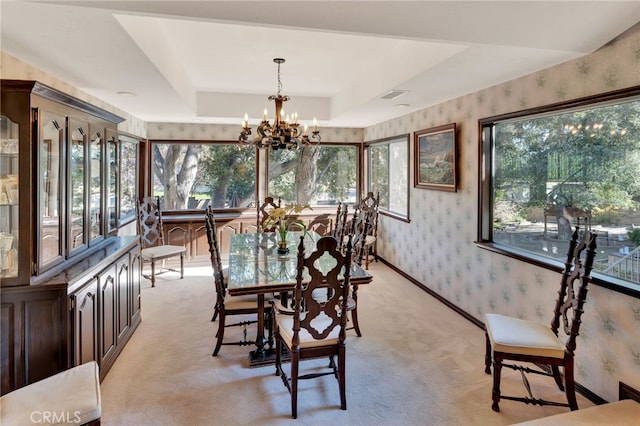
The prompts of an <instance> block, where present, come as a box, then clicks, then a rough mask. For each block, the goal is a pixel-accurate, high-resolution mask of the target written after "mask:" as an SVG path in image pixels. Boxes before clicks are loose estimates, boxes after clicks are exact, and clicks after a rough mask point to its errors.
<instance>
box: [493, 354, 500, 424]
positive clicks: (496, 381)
mask: <svg viewBox="0 0 640 426" xmlns="http://www.w3.org/2000/svg"><path fill="white" fill-rule="evenodd" d="M501 372H502V361H496V360H494V361H493V391H492V392H491V399H492V400H493V404H492V405H491V409H492V410H493V411H495V412H496V413H499V412H500V406H499V405H498V404H499V403H500V373H501Z"/></svg>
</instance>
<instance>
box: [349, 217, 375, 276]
mask: <svg viewBox="0 0 640 426" xmlns="http://www.w3.org/2000/svg"><path fill="white" fill-rule="evenodd" d="M370 230H371V223H370V215H369V213H368V211H366V210H362V209H360V208H358V207H357V208H356V209H355V210H354V212H353V218H352V219H351V223H350V230H349V235H350V236H351V244H352V246H353V249H352V258H353V262H354V263H357V264H358V265H362V260H363V259H364V256H365V255H366V246H365V245H366V241H367V239H366V237H367V235H369V232H370ZM343 240H344V239H343Z"/></svg>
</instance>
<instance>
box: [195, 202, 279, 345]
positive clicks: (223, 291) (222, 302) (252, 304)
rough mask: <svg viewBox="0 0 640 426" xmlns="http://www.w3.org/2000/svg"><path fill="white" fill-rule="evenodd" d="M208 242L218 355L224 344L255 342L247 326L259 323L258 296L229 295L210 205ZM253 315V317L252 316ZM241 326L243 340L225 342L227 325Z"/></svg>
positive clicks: (267, 306)
mask: <svg viewBox="0 0 640 426" xmlns="http://www.w3.org/2000/svg"><path fill="white" fill-rule="evenodd" d="M204 223H205V229H206V233H207V242H208V243H209V255H210V258H211V266H212V268H213V280H214V282H215V286H216V303H215V307H214V314H213V319H212V321H215V318H216V316H217V317H218V331H217V332H216V344H215V349H214V350H213V354H212V356H216V355H218V352H219V351H220V347H221V346H222V345H236V346H246V345H253V344H255V341H254V340H247V326H248V325H250V324H255V323H257V313H258V298H257V297H256V296H234V297H230V296H227V286H226V278H225V276H224V272H223V268H222V259H221V257H220V246H219V245H218V238H217V229H216V221H215V217H214V214H213V209H212V208H211V207H210V206H209V207H207V209H206V210H205V215H204ZM265 305H266V309H267V310H268V309H270V308H271V304H270V303H269V302H265ZM232 315H248V316H250V319H243V320H241V321H238V322H235V323H233V324H227V323H226V320H227V316H232ZM251 316H253V318H251ZM236 326H241V327H243V328H244V330H243V338H242V340H238V341H232V342H225V341H224V330H225V328H227V327H236Z"/></svg>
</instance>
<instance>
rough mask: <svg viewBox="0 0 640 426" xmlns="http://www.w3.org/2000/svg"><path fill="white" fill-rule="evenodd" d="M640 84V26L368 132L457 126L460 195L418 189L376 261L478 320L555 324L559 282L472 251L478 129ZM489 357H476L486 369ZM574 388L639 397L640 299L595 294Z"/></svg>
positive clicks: (382, 229)
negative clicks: (624, 389)
mask: <svg viewBox="0 0 640 426" xmlns="http://www.w3.org/2000/svg"><path fill="white" fill-rule="evenodd" d="M639 84H640V26H636V28H635V29H634V30H632V31H629V32H628V33H626V34H624V35H623V36H621V37H620V38H618V39H617V40H615V41H613V42H611V43H609V44H608V45H607V46H605V47H603V48H602V49H600V50H598V51H596V52H594V53H593V54H591V55H588V56H585V57H582V58H579V59H576V60H573V61H570V62H567V63H564V64H561V65H559V66H556V67H552V68H548V69H545V70H542V71H540V72H536V73H534V74H531V75H527V76H525V77H522V78H519V79H516V80H512V81H509V82H506V83H504V84H500V85H497V86H493V87H490V88H487V89H485V90H482V91H480V92H476V93H471V94H469V95H466V96H463V97H460V98H456V99H452V100H450V101H448V102H445V103H442V104H439V105H435V106H433V107H430V108H427V109H424V110H422V111H419V112H416V113H412V114H409V115H406V116H404V117H401V118H398V119H395V120H390V121H388V122H384V123H380V124H378V125H376V126H373V127H370V128H367V129H365V135H364V137H365V140H376V139H380V138H384V137H389V136H394V135H398V134H402V133H407V132H414V131H417V130H421V129H425V128H430V127H434V126H439V125H443V124H448V123H452V122H455V123H457V125H458V130H459V141H458V142H459V150H460V157H459V170H460V186H459V191H458V192H457V193H448V192H439V191H430V190H424V189H416V188H411V194H410V196H411V206H410V207H411V223H405V222H400V221H397V220H393V219H390V218H388V217H382V218H381V221H380V225H379V235H380V238H379V240H380V243H379V247H378V251H379V252H380V253H381V255H382V257H384V258H385V259H387V260H388V261H390V262H391V263H392V264H394V265H396V266H397V267H399V268H400V269H402V270H403V271H406V272H407V273H408V274H409V275H411V277H413V278H415V279H416V280H418V281H419V282H421V283H422V284H424V285H425V286H427V287H429V288H430V289H432V290H434V291H436V292H437V293H438V294H440V295H441V296H443V297H444V298H446V299H447V300H449V301H451V302H454V303H455V304H457V305H458V306H460V307H461V308H462V309H464V310H465V311H467V312H468V313H470V314H471V315H473V316H475V317H476V318H478V319H482V318H483V315H484V314H485V313H486V312H497V313H502V314H507V315H513V316H517V317H520V318H527V319H535V320H539V321H540V322H542V323H545V324H546V323H548V322H549V321H550V320H551V315H552V310H553V306H554V302H555V299H556V297H557V290H558V285H559V279H560V275H558V274H556V273H554V272H552V271H548V270H546V269H541V268H537V267H535V266H532V265H529V264H526V263H523V262H519V261H517V260H514V259H510V258H507V257H505V256H501V255H498V254H495V253H491V252H489V251H487V250H483V249H480V248H478V247H477V246H476V245H475V244H473V241H474V240H475V239H476V218H477V197H478V189H477V188H478V179H477V167H478V119H481V118H485V117H490V116H493V115H498V114H504V113H508V112H513V111H519V110H522V109H526V108H532V107H535V106H540V105H547V104H552V103H556V102H560V101H564V100H569V99H574V98H579V97H583V96H587V95H592V94H597V93H601V92H608V91H612V90H616V89H622V88H626V87H631V86H636V85H639ZM412 154H413V153H412ZM410 164H413V160H412V161H411V162H410ZM411 173H413V171H411ZM482 356H483V354H478V368H482V365H481V364H482ZM576 380H577V381H578V382H579V383H580V384H582V385H584V386H586V387H587V388H589V389H590V390H591V391H593V392H595V393H596V394H598V395H600V396H601V397H603V398H605V399H607V400H609V401H613V400H617V399H618V382H619V381H624V382H625V383H627V384H629V385H631V386H633V387H635V388H640V299H636V298H632V297H629V296H625V295H623V294H621V293H617V292H613V291H610V290H607V289H605V288H602V287H597V286H595V285H592V286H590V290H589V294H588V297H587V304H586V306H585V314H584V316H583V324H582V328H581V335H580V336H579V340H578V347H577V350H576Z"/></svg>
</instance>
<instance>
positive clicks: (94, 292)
mask: <svg viewBox="0 0 640 426" xmlns="http://www.w3.org/2000/svg"><path fill="white" fill-rule="evenodd" d="M71 300H72V303H73V306H74V309H73V342H74V359H73V365H80V364H84V363H86V362H89V361H92V360H96V361H98V280H97V279H95V278H94V279H92V280H91V281H90V282H89V284H87V285H86V286H84V287H83V288H82V290H80V291H78V292H76V293H75V294H73V295H71Z"/></svg>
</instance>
